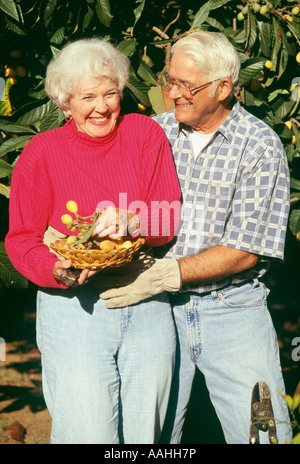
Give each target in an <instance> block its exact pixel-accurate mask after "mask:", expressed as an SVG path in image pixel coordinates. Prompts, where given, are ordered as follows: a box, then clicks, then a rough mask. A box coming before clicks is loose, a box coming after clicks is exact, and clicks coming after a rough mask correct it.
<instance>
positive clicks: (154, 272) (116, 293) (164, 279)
mask: <svg viewBox="0 0 300 464" xmlns="http://www.w3.org/2000/svg"><path fill="white" fill-rule="evenodd" d="M120 271H121V272H122V274H121V273H120ZM94 285H95V286H96V287H97V288H100V289H104V288H109V290H104V291H101V292H100V297H101V298H102V299H103V300H106V303H105V304H106V307H107V308H122V307H124V306H129V305H133V304H136V303H139V302H140V301H143V300H146V299H147V298H150V297H152V296H154V295H158V294H159V293H162V292H164V291H167V292H177V291H179V290H180V288H181V275H180V269H179V264H178V262H177V260H176V259H154V258H152V257H151V256H149V255H144V256H143V257H142V259H138V260H136V261H132V262H131V263H129V264H128V265H126V266H124V267H123V268H120V269H119V270H118V272H117V273H114V275H111V276H100V275H99V276H98V277H97V280H96V281H95V284H94Z"/></svg>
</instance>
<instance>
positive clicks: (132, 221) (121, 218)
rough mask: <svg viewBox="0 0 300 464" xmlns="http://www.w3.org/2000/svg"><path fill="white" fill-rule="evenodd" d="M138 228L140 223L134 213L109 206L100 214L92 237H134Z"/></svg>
mask: <svg viewBox="0 0 300 464" xmlns="http://www.w3.org/2000/svg"><path fill="white" fill-rule="evenodd" d="M139 228H140V221H139V218H138V216H137V215H136V214H135V213H133V212H132V211H127V210H125V209H118V208H114V207H113V206H109V207H108V208H106V210H105V211H104V212H103V213H102V214H101V216H100V218H99V220H98V224H97V226H96V229H95V232H94V235H98V236H99V237H106V236H109V237H110V238H112V239H118V238H120V237H124V236H127V235H134V234H135V233H136V232H137V231H138V229H139Z"/></svg>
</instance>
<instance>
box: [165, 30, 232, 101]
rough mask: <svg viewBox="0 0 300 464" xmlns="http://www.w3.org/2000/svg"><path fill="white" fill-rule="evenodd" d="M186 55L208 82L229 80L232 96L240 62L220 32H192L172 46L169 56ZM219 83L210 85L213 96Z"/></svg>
mask: <svg viewBox="0 0 300 464" xmlns="http://www.w3.org/2000/svg"><path fill="white" fill-rule="evenodd" d="M179 52H180V53H181V52H183V53H187V54H188V55H190V56H191V58H192V59H193V60H194V61H195V64H196V65H197V66H198V67H199V70H201V73H203V74H204V75H205V76H206V77H207V79H208V80H215V79H225V78H230V79H231V82H232V87H233V90H232V95H231V96H233V95H234V94H236V93H237V91H238V88H239V86H238V82H239V77H240V70H241V62H240V59H239V55H238V53H237V51H236V49H235V48H234V47H233V45H231V43H230V42H229V40H228V39H227V37H226V36H225V35H224V34H222V33H220V32H209V31H199V32H193V33H191V34H189V35H187V36H186V37H184V38H182V39H180V40H178V42H175V44H174V45H173V46H172V49H171V54H172V55H173V54H175V53H179ZM218 84H219V82H215V83H214V84H212V86H211V88H212V93H213V94H214V93H215V91H216V89H217V87H218Z"/></svg>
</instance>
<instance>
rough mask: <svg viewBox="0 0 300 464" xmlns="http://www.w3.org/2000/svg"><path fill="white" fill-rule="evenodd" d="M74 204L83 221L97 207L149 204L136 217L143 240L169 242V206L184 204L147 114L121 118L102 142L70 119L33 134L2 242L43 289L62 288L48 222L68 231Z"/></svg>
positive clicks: (16, 177) (17, 172)
mask: <svg viewBox="0 0 300 464" xmlns="http://www.w3.org/2000/svg"><path fill="white" fill-rule="evenodd" d="M120 198H121V203H120V201H119V200H120ZM69 200H74V201H76V203H77V204H78V209H79V214H80V215H81V216H88V215H91V214H93V213H94V211H95V209H96V207H97V205H98V204H99V203H100V202H106V201H109V202H112V204H113V205H114V206H115V207H116V208H119V207H120V208H121V209H124V207H127V209H130V210H133V211H136V210H135V206H137V207H139V206H140V205H142V206H143V205H144V208H142V209H141V211H140V213H139V216H140V220H141V226H142V227H141V234H142V235H144V233H145V232H147V228H148V235H147V236H146V243H147V244H148V245H149V246H159V245H163V244H165V243H167V242H168V241H170V240H171V239H172V238H173V236H174V227H175V229H176V227H177V224H178V219H179V214H178V213H179V209H177V214H175V223H173V220H172V224H171V228H169V222H170V214H169V211H168V205H170V204H171V203H172V202H175V203H176V205H177V206H178V205H179V200H180V189H179V184H178V180H177V175H176V171H175V168H174V163H173V158H172V154H171V151H170V148H169V143H168V140H167V139H166V136H165V134H164V132H163V130H162V129H161V128H160V126H159V125H158V124H157V123H156V122H154V121H153V120H152V119H150V118H148V117H146V116H142V115H138V114H130V115H126V116H123V117H121V118H120V120H119V123H118V125H117V126H116V129H115V131H114V132H113V133H112V134H110V135H109V136H107V137H105V138H101V139H99V138H93V137H90V136H89V135H87V134H85V133H82V132H78V131H77V129H76V126H75V123H74V122H73V121H72V122H71V123H69V124H66V125H65V126H63V127H61V128H58V129H54V130H51V131H48V132H44V133H41V134H38V135H36V136H35V137H33V139H32V140H31V141H30V142H29V143H28V144H27V145H26V147H25V148H24V150H23V152H22V155H21V156H20V158H19V160H18V162H17V164H16V166H15V169H14V172H13V177H12V182H11V195H10V226H9V232H8V234H7V236H6V239H5V244H6V250H7V253H8V256H9V258H10V260H11V261H12V263H13V265H14V267H15V268H16V269H17V270H18V271H19V272H20V273H21V274H23V275H24V276H26V277H27V278H28V279H29V280H31V281H32V282H34V283H35V284H37V285H39V286H43V287H58V286H59V284H58V283H57V282H56V280H55V279H54V276H53V267H54V263H55V262H56V261H57V258H56V257H55V255H54V254H53V253H50V252H49V250H48V247H47V246H46V245H44V244H43V235H44V232H45V230H46V228H47V225H50V226H52V227H53V228H54V229H56V230H58V231H59V232H62V233H64V234H68V235H69V234H70V231H69V230H68V229H67V227H66V226H64V225H63V224H62V222H61V216H62V215H63V214H65V213H68V211H67V210H66V203H67V201H69ZM135 202H137V203H135ZM153 202H156V203H153ZM162 202H166V203H164V205H165V207H166V214H163V215H161V214H160V219H159V225H158V224H157V218H158V215H157V214H156V213H155V208H156V207H157V205H163V203H162ZM119 203H120V204H119ZM154 205H156V206H154ZM137 212H138V211H137ZM153 212H154V213H153ZM152 213H153V214H152ZM171 217H172V214H171ZM151 221H152V223H151ZM167 223H168V224H167ZM151 227H152V231H153V233H152V234H151ZM168 229H169V230H168ZM166 230H167V235H166ZM143 232H144V233H143ZM153 234H154V236H153ZM164 235H165V236H164Z"/></svg>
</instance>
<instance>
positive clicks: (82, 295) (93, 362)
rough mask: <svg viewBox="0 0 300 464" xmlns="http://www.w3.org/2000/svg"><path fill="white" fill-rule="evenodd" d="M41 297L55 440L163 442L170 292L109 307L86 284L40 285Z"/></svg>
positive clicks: (170, 357)
mask: <svg viewBox="0 0 300 464" xmlns="http://www.w3.org/2000/svg"><path fill="white" fill-rule="evenodd" d="M37 303H38V304H37V342H38V347H39V349H40V351H41V355H42V376H43V392H44V397H45V401H46V404H47V407H48V410H49V412H50V415H51V417H52V432H51V443H54V444H100V443H105V444H118V443H125V444H139V443H144V444H152V443H157V442H158V439H159V436H160V432H161V429H162V426H163V423H164V419H165V415H166V410H167V405H168V400H169V393H170V387H171V381H172V374H173V368H174V359H175V349H176V335H175V328H174V321H173V316H172V311H171V307H170V303H169V300H168V296H167V295H166V294H162V295H160V296H159V297H157V298H156V299H151V300H148V301H146V302H144V303H142V304H139V305H136V306H132V307H126V308H122V309H109V310H108V309H107V308H106V306H105V304H104V302H103V301H102V300H101V299H99V297H98V294H97V292H96V290H95V289H93V288H89V287H88V286H84V287H80V288H79V287H77V289H68V290H64V291H63V290H54V289H49V290H46V289H43V290H40V291H39V292H38V299H37Z"/></svg>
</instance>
